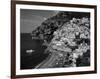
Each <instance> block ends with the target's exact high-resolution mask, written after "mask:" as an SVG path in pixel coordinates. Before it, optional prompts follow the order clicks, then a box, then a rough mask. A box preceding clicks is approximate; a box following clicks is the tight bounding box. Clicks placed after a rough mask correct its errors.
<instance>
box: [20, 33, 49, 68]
mask: <svg viewBox="0 0 100 79" xmlns="http://www.w3.org/2000/svg"><path fill="white" fill-rule="evenodd" d="M20 42H21V43H20V69H34V68H35V67H36V66H37V65H38V64H39V63H41V62H42V61H43V60H45V59H46V58H47V57H48V54H47V53H44V51H45V49H46V48H47V47H46V46H43V45H42V44H43V40H40V39H32V36H31V34H30V33H21V35H20ZM27 50H34V52H32V53H26V51H27Z"/></svg>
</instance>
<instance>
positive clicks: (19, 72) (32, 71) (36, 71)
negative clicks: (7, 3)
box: [16, 4, 95, 75]
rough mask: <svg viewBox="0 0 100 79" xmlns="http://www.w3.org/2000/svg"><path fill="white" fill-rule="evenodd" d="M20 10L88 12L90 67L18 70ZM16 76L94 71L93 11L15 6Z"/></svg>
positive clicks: (88, 9)
mask: <svg viewBox="0 0 100 79" xmlns="http://www.w3.org/2000/svg"><path fill="white" fill-rule="evenodd" d="M20 9H36V10H59V11H77V12H90V26H91V29H90V31H91V55H90V56H91V57H92V58H91V57H90V58H91V59H90V60H91V61H90V67H70V68H69V67H68V68H50V69H49V68H48V69H26V70H20ZM16 39H17V40H16V75H26V74H45V73H60V72H79V71H94V64H95V63H94V41H95V40H94V9H90V8H73V7H57V6H56V7H54V6H41V5H23V4H16Z"/></svg>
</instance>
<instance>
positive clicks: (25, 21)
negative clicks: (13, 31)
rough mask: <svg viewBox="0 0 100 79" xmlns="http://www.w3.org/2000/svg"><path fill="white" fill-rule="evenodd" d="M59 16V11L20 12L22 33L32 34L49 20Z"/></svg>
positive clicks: (27, 10)
mask: <svg viewBox="0 0 100 79" xmlns="http://www.w3.org/2000/svg"><path fill="white" fill-rule="evenodd" d="M56 14H57V11H48V10H33V9H21V10H20V31H21V33H31V32H32V31H33V30H34V29H35V28H36V27H37V26H39V25H40V24H41V23H42V22H43V21H44V20H46V19H47V18H49V17H51V16H54V15H56Z"/></svg>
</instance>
